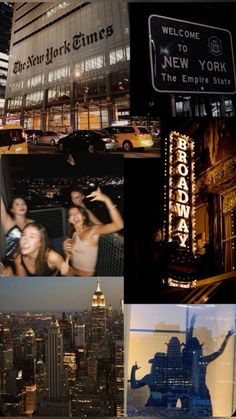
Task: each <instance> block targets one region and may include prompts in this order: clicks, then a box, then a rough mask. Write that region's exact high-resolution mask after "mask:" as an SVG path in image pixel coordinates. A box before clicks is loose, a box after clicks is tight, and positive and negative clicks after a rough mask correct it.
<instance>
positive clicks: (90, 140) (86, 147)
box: [57, 130, 119, 153]
mask: <svg viewBox="0 0 236 419" xmlns="http://www.w3.org/2000/svg"><path fill="white" fill-rule="evenodd" d="M57 146H58V149H59V150H60V151H63V152H70V151H87V152H89V153H95V152H96V151H108V150H117V149H118V147H119V145H118V142H117V141H116V139H115V138H114V136H112V135H110V134H108V133H107V132H105V131H102V132H101V131H96V130H78V131H73V132H71V133H70V134H68V135H67V136H66V137H64V138H61V139H60V140H59V141H58V143H57Z"/></svg>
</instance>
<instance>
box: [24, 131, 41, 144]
mask: <svg viewBox="0 0 236 419" xmlns="http://www.w3.org/2000/svg"><path fill="white" fill-rule="evenodd" d="M25 134H26V139H27V141H28V142H33V140H34V138H35V137H38V136H39V135H43V131H42V130H41V129H25Z"/></svg>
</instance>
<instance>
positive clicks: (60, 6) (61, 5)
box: [46, 1, 70, 18]
mask: <svg viewBox="0 0 236 419" xmlns="http://www.w3.org/2000/svg"><path fill="white" fill-rule="evenodd" d="M69 4H70V2H69V1H62V2H61V3H59V4H57V5H56V6H55V7H52V8H51V9H49V10H47V12H46V17H48V18H49V17H51V16H53V15H54V14H55V13H56V12H58V11H59V10H60V9H64V8H65V7H67V6H68V5H69Z"/></svg>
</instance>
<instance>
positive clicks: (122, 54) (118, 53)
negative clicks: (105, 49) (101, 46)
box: [109, 47, 130, 65]
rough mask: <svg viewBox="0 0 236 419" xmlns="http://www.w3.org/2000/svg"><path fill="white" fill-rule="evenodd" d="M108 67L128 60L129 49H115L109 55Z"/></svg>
mask: <svg viewBox="0 0 236 419" xmlns="http://www.w3.org/2000/svg"><path fill="white" fill-rule="evenodd" d="M109 60H110V65H113V64H116V63H119V62H121V61H129V60H130V47H122V48H117V49H115V50H113V51H111V52H110V54H109Z"/></svg>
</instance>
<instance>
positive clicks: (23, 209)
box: [11, 198, 27, 215]
mask: <svg viewBox="0 0 236 419" xmlns="http://www.w3.org/2000/svg"><path fill="white" fill-rule="evenodd" d="M11 212H12V213H13V214H14V215H26V213H27V205H26V203H25V201H24V199H22V198H16V199H14V201H13V204H12V207H11Z"/></svg>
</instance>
